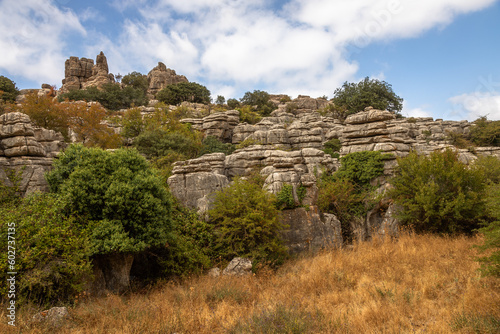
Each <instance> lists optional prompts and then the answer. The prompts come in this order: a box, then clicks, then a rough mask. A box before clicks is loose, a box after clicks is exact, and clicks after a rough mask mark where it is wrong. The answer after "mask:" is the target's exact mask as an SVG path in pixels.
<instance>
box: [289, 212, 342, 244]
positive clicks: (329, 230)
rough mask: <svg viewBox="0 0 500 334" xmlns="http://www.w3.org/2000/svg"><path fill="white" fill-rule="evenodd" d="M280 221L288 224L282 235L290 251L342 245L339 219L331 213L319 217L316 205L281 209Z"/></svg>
mask: <svg viewBox="0 0 500 334" xmlns="http://www.w3.org/2000/svg"><path fill="white" fill-rule="evenodd" d="M281 222H282V223H284V224H285V225H287V226H288V228H287V229H286V230H284V231H283V232H282V235H283V238H284V239H285V240H286V245H287V246H288V249H289V252H290V253H299V252H303V251H315V250H319V249H321V248H325V247H341V246H342V243H343V241H342V229H341V225H340V221H339V220H338V219H337V217H335V215H332V214H323V217H321V214H320V212H319V210H318V207H317V206H310V207H309V208H308V209H306V208H303V207H300V208H296V209H293V210H283V211H282V212H281Z"/></svg>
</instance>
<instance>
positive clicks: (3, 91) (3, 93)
mask: <svg viewBox="0 0 500 334" xmlns="http://www.w3.org/2000/svg"><path fill="white" fill-rule="evenodd" d="M18 95H19V89H17V87H16V84H15V83H14V81H12V80H10V79H9V78H7V77H4V76H3V75H0V100H3V101H4V102H16V97H17V96H18Z"/></svg>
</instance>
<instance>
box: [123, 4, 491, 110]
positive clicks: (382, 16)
mask: <svg viewBox="0 0 500 334" xmlns="http://www.w3.org/2000/svg"><path fill="white" fill-rule="evenodd" d="M493 2H494V0H477V1H473V2H472V1H469V0H422V1H418V2H416V1H409V0H374V1H363V0H357V1H332V0H291V1H289V2H288V3H286V4H285V5H284V6H283V7H282V8H271V5H270V3H272V2H265V1H263V0H255V1H243V0H236V1H234V0H215V1H212V0H193V1H189V2H187V1H184V0H159V1H158V2H157V3H156V4H154V5H149V6H143V5H142V6H141V7H140V13H141V15H142V16H143V18H144V21H145V22H148V23H147V24H146V23H144V22H139V21H128V22H126V23H125V25H124V32H123V34H122V36H121V39H120V44H121V45H120V46H118V48H119V49H123V50H124V51H125V48H126V49H127V52H132V53H134V52H135V53H137V54H136V55H135V58H136V59H140V57H139V53H141V54H142V57H143V58H142V62H143V63H151V62H152V61H153V59H158V60H161V61H164V62H165V64H167V66H169V67H172V68H174V69H176V70H177V71H178V72H179V73H182V74H186V75H187V76H188V78H190V79H192V80H199V81H202V82H204V83H205V84H207V85H210V86H211V87H214V88H216V89H217V90H218V89H219V88H217V87H228V86H233V87H234V91H235V92H239V91H240V92H241V91H245V90H251V89H252V88H253V87H256V86H257V85H258V86H259V87H262V89H266V90H268V91H270V92H276V93H278V92H283V93H287V94H290V95H296V94H298V93H305V94H310V95H313V96H320V95H325V94H327V95H331V94H332V93H333V90H334V89H335V88H336V87H339V86H340V85H341V84H342V83H343V82H344V81H350V80H354V79H355V77H356V72H357V71H358V68H359V67H358V64H356V63H355V62H353V61H351V60H350V59H349V58H348V56H347V52H346V49H347V47H352V46H354V47H360V48H362V47H364V46H366V45H368V44H369V43H371V42H373V41H375V40H382V39H391V38H407V37H414V36H417V35H418V34H421V33H422V32H425V31H426V30H428V29H430V28H433V27H436V26H444V25H446V24H448V23H450V22H451V21H452V20H453V18H454V17H455V16H457V15H459V14H461V13H466V12H471V11H476V10H481V9H484V8H485V7H487V6H489V5H491V4H492V3H493ZM129 5H130V4H129ZM130 46H132V47H130ZM212 90H214V89H213V88H212ZM223 90H224V91H227V88H224V89H223ZM213 93H214V92H213ZM416 112H417V111H416Z"/></svg>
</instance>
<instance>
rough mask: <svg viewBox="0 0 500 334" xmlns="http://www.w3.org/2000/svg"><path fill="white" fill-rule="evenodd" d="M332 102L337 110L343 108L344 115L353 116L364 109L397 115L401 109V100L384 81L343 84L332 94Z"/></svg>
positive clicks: (374, 80) (368, 80)
mask: <svg viewBox="0 0 500 334" xmlns="http://www.w3.org/2000/svg"><path fill="white" fill-rule="evenodd" d="M333 102H334V103H335V106H336V107H337V108H345V109H346V111H347V112H346V114H347V115H350V114H355V113H357V112H360V111H363V110H364V109H365V108H366V107H373V108H375V109H380V110H388V111H393V112H396V113H399V112H400V111H401V110H402V109H403V99H402V98H400V97H399V96H397V95H396V93H394V91H393V90H392V86H391V85H390V84H388V83H387V82H385V81H379V80H377V79H372V80H370V78H369V77H366V78H364V79H363V80H361V81H360V82H358V83H349V82H347V81H346V82H345V83H344V84H343V85H342V87H341V88H337V89H336V90H335V92H334V97H333Z"/></svg>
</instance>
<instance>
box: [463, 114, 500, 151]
mask: <svg viewBox="0 0 500 334" xmlns="http://www.w3.org/2000/svg"><path fill="white" fill-rule="evenodd" d="M470 138H471V141H472V142H473V143H474V144H476V145H477V146H500V121H488V120H487V118H486V117H480V118H478V119H476V120H475V121H474V126H472V127H471V130H470Z"/></svg>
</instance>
